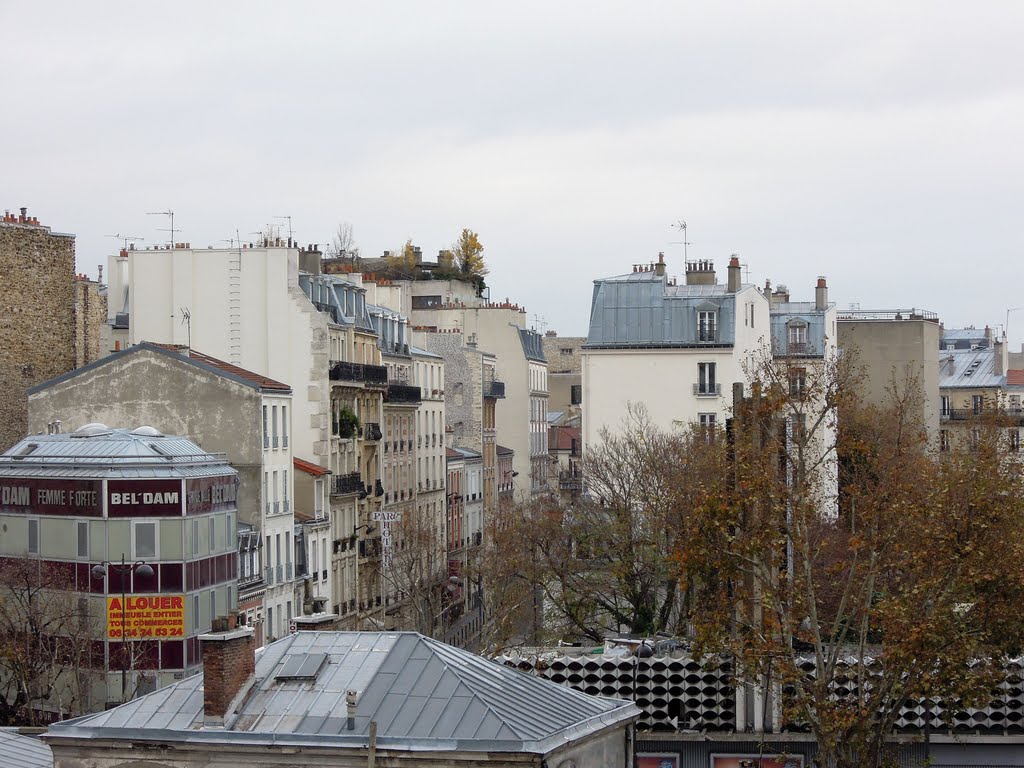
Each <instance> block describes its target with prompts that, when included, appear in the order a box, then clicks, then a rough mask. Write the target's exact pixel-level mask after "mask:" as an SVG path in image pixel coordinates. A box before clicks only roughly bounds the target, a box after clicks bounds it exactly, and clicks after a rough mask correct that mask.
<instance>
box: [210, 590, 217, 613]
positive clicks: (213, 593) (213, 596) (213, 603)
mask: <svg viewBox="0 0 1024 768" xmlns="http://www.w3.org/2000/svg"><path fill="white" fill-rule="evenodd" d="M215 618H217V590H216V589H211V590H210V620H211V621H212V620H213V619H215Z"/></svg>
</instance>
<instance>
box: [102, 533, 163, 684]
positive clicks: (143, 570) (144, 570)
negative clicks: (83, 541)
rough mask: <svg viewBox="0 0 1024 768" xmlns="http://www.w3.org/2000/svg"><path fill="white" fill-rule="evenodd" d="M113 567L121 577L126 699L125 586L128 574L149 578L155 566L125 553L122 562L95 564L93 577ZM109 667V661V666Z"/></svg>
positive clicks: (122, 654)
mask: <svg viewBox="0 0 1024 768" xmlns="http://www.w3.org/2000/svg"><path fill="white" fill-rule="evenodd" d="M108 568H112V569H114V571H115V572H116V573H117V574H118V575H119V576H120V577H121V700H122V701H126V700H127V699H126V697H127V691H128V658H127V657H126V656H125V653H124V644H125V643H126V642H127V638H126V637H125V630H126V626H125V624H126V622H125V619H126V614H127V612H128V610H127V606H126V605H125V603H126V593H127V588H126V587H125V583H126V581H127V580H126V579H125V576H126V575H131V574H133V573H138V574H139V576H141V577H143V578H145V579H148V578H151V577H152V576H153V568H152V566H150V565H149V564H148V563H146V561H145V560H136V561H135V562H134V563H128V562H126V561H125V559H124V553H122V554H121V563H120V564H118V563H111V562H110V561H108V560H104V561H103V562H102V563H101V564H100V565H94V566H93V567H92V577H93V578H94V579H103V578H106V576H107V569H108ZM108 593H109V582H108ZM134 645H135V644H134V643H132V652H134V650H135V648H134ZM107 668H108V669H109V661H108V667H107Z"/></svg>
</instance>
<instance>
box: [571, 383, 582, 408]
mask: <svg viewBox="0 0 1024 768" xmlns="http://www.w3.org/2000/svg"><path fill="white" fill-rule="evenodd" d="M569 404H570V405H582V404H583V385H582V384H572V385H570V387H569Z"/></svg>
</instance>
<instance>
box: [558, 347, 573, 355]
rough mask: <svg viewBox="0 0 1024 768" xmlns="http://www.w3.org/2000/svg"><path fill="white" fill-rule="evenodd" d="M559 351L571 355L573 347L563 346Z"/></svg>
mask: <svg viewBox="0 0 1024 768" xmlns="http://www.w3.org/2000/svg"><path fill="white" fill-rule="evenodd" d="M559 352H560V353H561V354H563V355H571V354H572V347H562V348H561V349H560V350H559Z"/></svg>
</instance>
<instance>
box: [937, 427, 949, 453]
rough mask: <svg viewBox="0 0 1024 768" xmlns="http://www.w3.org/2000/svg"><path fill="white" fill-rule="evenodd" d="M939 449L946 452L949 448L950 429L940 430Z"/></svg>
mask: <svg viewBox="0 0 1024 768" xmlns="http://www.w3.org/2000/svg"><path fill="white" fill-rule="evenodd" d="M939 450H940V451H942V452H943V453H945V452H946V451H948V450H949V430H948V429H940V430H939Z"/></svg>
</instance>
